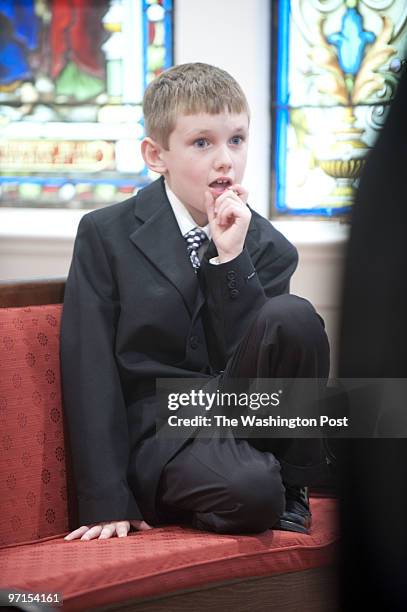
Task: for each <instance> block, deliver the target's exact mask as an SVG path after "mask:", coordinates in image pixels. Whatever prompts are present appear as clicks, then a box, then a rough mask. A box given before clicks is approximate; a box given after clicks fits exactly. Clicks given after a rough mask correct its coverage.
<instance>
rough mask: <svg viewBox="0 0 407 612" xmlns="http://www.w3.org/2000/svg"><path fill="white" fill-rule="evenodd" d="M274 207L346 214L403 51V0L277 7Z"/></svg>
mask: <svg viewBox="0 0 407 612" xmlns="http://www.w3.org/2000/svg"><path fill="white" fill-rule="evenodd" d="M272 39H273V40H272V43H273V49H272V57H273V60H274V75H273V80H272V82H273V92H272V96H273V108H274V117H273V119H274V121H273V135H272V136H273V147H274V153H273V154H274V158H273V171H272V178H273V181H272V183H273V193H272V197H273V205H274V212H277V214H287V213H288V214H296V215H309V214H311V215H322V216H337V215H346V214H347V213H348V212H349V211H350V209H351V205H352V201H353V198H354V194H355V188H356V187H357V184H358V180H359V177H360V173H361V171H362V170H363V165H364V163H365V157H366V154H367V152H368V151H369V148H371V147H372V146H373V144H374V142H375V140H376V138H377V135H378V132H379V130H380V128H381V126H382V125H383V122H384V119H385V116H386V109H387V107H388V105H389V103H390V101H391V100H392V98H393V97H394V93H395V89H396V86H397V83H398V79H399V76H400V72H401V69H402V65H403V60H404V59H405V57H406V51H407V44H406V43H407V3H406V1H405V0H291V1H290V0H280V1H279V2H275V3H274V2H273V36H272Z"/></svg>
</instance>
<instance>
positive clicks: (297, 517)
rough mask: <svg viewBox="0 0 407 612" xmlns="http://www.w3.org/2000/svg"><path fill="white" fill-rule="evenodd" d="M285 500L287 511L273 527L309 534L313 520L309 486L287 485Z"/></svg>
mask: <svg viewBox="0 0 407 612" xmlns="http://www.w3.org/2000/svg"><path fill="white" fill-rule="evenodd" d="M285 500H286V506H285V512H284V513H283V515H282V516H281V518H280V520H279V521H278V522H277V523H276V524H275V525H274V526H273V529H280V530H282V531H296V532H298V533H307V534H308V533H309V531H310V528H311V522H312V517H311V511H310V508H309V498H308V488H307V487H294V486H289V485H285Z"/></svg>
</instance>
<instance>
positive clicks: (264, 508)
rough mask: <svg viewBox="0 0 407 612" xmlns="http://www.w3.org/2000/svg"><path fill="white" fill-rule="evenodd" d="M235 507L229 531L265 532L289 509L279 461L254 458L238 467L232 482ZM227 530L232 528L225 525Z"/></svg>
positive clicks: (232, 496)
mask: <svg viewBox="0 0 407 612" xmlns="http://www.w3.org/2000/svg"><path fill="white" fill-rule="evenodd" d="M228 489H229V491H228V492H229V497H230V500H231V502H232V503H233V507H234V510H233V511H232V512H228V519H229V521H230V525H229V532H235V533H238V532H240V533H261V532H262V531H265V530H266V529H269V528H270V527H272V526H273V525H274V524H275V523H276V522H277V520H278V519H279V517H280V516H281V515H282V513H283V512H284V509H285V489H284V486H283V483H282V480H281V475H280V468H279V465H278V463H276V465H275V469H270V465H269V464H268V465H262V464H260V463H257V462H254V463H253V464H249V465H247V467H246V468H244V469H243V470H242V469H239V470H237V471H236V472H235V473H234V474H233V475H232V476H231V479H230V481H229V483H228ZM225 531H226V532H227V531H228V528H227V526H225Z"/></svg>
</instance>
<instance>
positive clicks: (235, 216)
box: [205, 184, 252, 263]
mask: <svg viewBox="0 0 407 612" xmlns="http://www.w3.org/2000/svg"><path fill="white" fill-rule="evenodd" d="M247 196H248V192H247V191H246V190H245V189H244V188H243V187H242V186H241V185H237V184H236V185H231V186H230V187H229V188H228V189H226V190H225V191H224V192H223V193H222V194H221V195H220V196H219V197H218V198H216V199H215V198H214V197H213V195H212V193H211V192H210V191H206V192H205V206H206V212H207V215H208V220H209V224H210V227H211V232H212V239H213V241H214V243H215V246H216V248H217V250H218V255H219V261H220V263H225V262H226V261H230V260H232V259H234V258H235V257H237V256H238V255H240V253H241V252H242V251H243V247H244V241H245V239H246V234H247V230H248V228H249V223H250V219H251V216H252V214H251V212H250V210H249V208H248V207H247V206H246V202H247Z"/></svg>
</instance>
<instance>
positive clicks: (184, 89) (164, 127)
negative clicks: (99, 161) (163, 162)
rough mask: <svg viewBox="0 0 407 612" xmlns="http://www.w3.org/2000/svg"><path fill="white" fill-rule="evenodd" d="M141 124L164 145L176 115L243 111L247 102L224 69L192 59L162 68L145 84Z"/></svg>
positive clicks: (246, 108) (244, 111) (247, 109)
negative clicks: (188, 61) (193, 61)
mask: <svg viewBox="0 0 407 612" xmlns="http://www.w3.org/2000/svg"><path fill="white" fill-rule="evenodd" d="M143 111H144V126H145V132H146V135H147V136H151V138H154V140H156V141H157V142H159V143H160V144H161V145H162V146H163V147H165V148H166V149H168V141H169V137H170V134H171V132H172V131H173V129H174V128H175V123H176V120H177V116H178V115H180V114H181V113H182V114H185V115H195V114H198V113H209V114H210V115H216V114H218V113H223V112H225V111H228V112H229V113H247V116H248V117H249V116H250V111H249V105H248V103H247V100H246V96H245V95H244V93H243V90H242V88H241V87H240V85H239V83H238V82H237V81H236V80H235V79H234V78H233V77H232V76H230V74H228V73H227V72H226V71H225V70H222V69H221V68H217V67H216V66H211V65H209V64H202V63H200V62H195V63H191V64H180V65H179V66H174V67H172V68H169V69H168V70H166V71H165V72H162V73H161V74H160V75H159V76H158V77H157V78H156V79H154V81H152V82H151V83H150V84H149V86H148V87H147V89H146V91H145V93H144V99H143Z"/></svg>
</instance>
